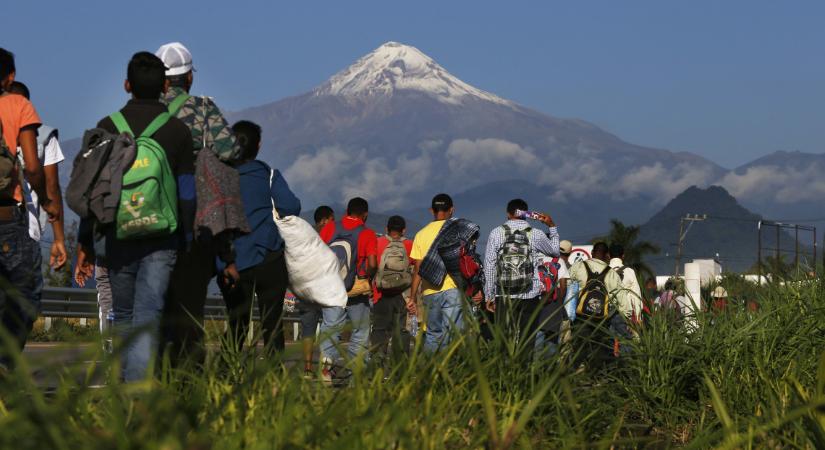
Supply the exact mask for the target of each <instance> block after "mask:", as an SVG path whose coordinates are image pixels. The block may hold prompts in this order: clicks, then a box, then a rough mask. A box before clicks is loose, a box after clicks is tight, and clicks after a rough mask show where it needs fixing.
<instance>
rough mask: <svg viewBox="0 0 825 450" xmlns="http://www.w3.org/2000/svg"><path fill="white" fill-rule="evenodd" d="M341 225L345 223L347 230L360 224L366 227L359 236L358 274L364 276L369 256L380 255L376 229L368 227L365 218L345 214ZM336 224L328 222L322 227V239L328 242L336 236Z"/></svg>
mask: <svg viewBox="0 0 825 450" xmlns="http://www.w3.org/2000/svg"><path fill="white" fill-rule="evenodd" d="M341 225H343V227H344V229H345V230H352V229H353V228H357V227H360V226H363V227H364V231H362V232H361V234H360V235H359V236H358V250H357V252H358V261H357V262H356V267H358V275H359V276H364V275H366V273H365V270H364V269H365V268H366V267H367V258H368V257H370V256H375V257H376V258H377V257H378V248H377V241H378V238H377V236H376V235H375V231H373V230H371V229H369V228H367V227H366V226H365V225H364V221H363V220H361V219H357V218H355V217H350V216H344V218H343V219H341ZM335 226H336V225H335V222H327V224H326V225H324V228H321V233H320V235H321V239H322V240H323V241H324V242H326V243H327V244H329V243H330V241H332V238H333V237H335Z"/></svg>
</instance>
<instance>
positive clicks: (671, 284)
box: [665, 280, 676, 291]
mask: <svg viewBox="0 0 825 450" xmlns="http://www.w3.org/2000/svg"><path fill="white" fill-rule="evenodd" d="M665 290H666V291H675V290H676V282H675V281H673V280H667V281H665Z"/></svg>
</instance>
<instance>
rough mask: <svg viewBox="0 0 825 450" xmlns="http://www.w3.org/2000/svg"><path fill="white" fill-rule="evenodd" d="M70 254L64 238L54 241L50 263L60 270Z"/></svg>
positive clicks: (54, 268)
mask: <svg viewBox="0 0 825 450" xmlns="http://www.w3.org/2000/svg"><path fill="white" fill-rule="evenodd" d="M67 259H69V254H68V253H67V252H66V244H65V243H64V242H63V241H62V240H59V241H58V240H56V241H54V242H52V249H51V252H50V254H49V265H50V266H51V267H52V269H53V270H58V269H60V268H61V267H63V266H64V265H65V264H66V260H67Z"/></svg>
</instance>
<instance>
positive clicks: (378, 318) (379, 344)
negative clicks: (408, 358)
mask: <svg viewBox="0 0 825 450" xmlns="http://www.w3.org/2000/svg"><path fill="white" fill-rule="evenodd" d="M406 325H407V304H406V302H405V301H404V297H403V296H402V295H401V294H395V295H385V296H383V297H381V300H378V302H377V303H375V304H374V305H373V306H372V346H373V348H374V349H375V350H374V351H375V355H376V356H377V357H379V358H383V359H385V360H386V359H387V358H388V357H391V358H392V360H393V361H394V362H397V361H399V360H400V359H401V358H402V357H403V356H404V355H406V354H408V353H409V352H410V333H409V332H408V331H407V327H406ZM390 338H392V340H390ZM390 343H392V348H391V352H389V350H390Z"/></svg>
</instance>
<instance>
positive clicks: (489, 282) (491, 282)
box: [484, 219, 559, 299]
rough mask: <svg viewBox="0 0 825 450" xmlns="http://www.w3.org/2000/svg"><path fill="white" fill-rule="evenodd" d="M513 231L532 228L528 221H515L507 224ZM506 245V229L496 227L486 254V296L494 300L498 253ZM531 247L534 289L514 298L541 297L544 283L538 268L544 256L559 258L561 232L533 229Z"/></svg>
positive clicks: (488, 242)
mask: <svg viewBox="0 0 825 450" xmlns="http://www.w3.org/2000/svg"><path fill="white" fill-rule="evenodd" d="M506 225H507V226H509V227H510V229H511V230H523V229H525V228H528V227H530V224H528V223H527V221H526V220H521V219H514V220H508V221H507V223H506ZM503 244H504V227H503V226H501V227H496V228H495V229H494V230H493V231H491V232H490V237H489V238H488V239H487V250H486V251H485V252H484V296H485V298H487V299H493V298H495V296H496V289H497V283H496V280H497V279H498V276H497V273H496V265H497V264H496V263H497V262H498V252H499V250H500V249H501V246H502V245H503ZM530 246H531V247H532V254H533V268H534V272H533V287H532V288H531V289H530V290H529V291H528V292H525V293H524V294H516V295H512V296H511V297H513V298H519V299H528V298H535V297H538V296H539V295H541V291H542V288H543V286H542V283H541V280H540V279H539V272H538V268H539V265H540V264H541V258H542V257H543V256H550V257H556V256H559V232H558V229H557V228H556V227H550V229H549V230H548V232H547V233H546V234H545V233H544V232H542V231H541V230H538V229H536V228H533V229H532V230H530Z"/></svg>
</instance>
